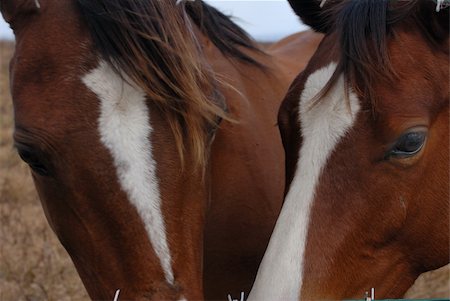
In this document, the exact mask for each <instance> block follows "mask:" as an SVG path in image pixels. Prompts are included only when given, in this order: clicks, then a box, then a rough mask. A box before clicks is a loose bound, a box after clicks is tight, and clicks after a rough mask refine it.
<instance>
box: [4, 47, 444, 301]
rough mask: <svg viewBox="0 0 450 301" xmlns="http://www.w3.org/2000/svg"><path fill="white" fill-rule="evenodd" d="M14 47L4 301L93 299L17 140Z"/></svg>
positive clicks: (413, 293) (425, 294) (435, 286)
mask: <svg viewBox="0 0 450 301" xmlns="http://www.w3.org/2000/svg"><path fill="white" fill-rule="evenodd" d="M12 52H13V45H12V44H11V43H7V42H1V41H0V221H1V230H0V301H22V300H23V301H41V300H55V301H56V300H58V301H66V300H67V301H69V300H75V301H78V300H80V301H81V300H88V297H87V294H86V292H85V290H84V288H83V286H82V284H81V281H80V279H79V277H78V274H77V273H76V271H75V269H74V267H73V265H72V262H71V260H70V258H69V256H68V255H67V253H66V252H65V250H64V249H63V248H62V247H61V246H60V244H59V243H58V241H57V239H56V237H55V235H54V234H53V232H52V231H51V229H50V227H49V226H48V224H47V222H46V220H45V217H44V213H43V211H42V208H41V205H40V203H39V199H38V197H37V194H36V192H35V190H34V186H33V183H32V180H31V177H30V174H29V171H28V168H27V167H26V166H25V164H23V163H22V162H21V161H20V159H19V158H18V156H17V155H16V153H15V151H14V149H13V146H12V133H13V112H12V103H11V99H10V96H9V83H8V75H7V72H8V71H7V70H8V62H9V58H10V57H11V55H12ZM449 273H450V269H449V267H448V266H447V267H444V268H442V269H441V270H439V271H435V272H431V273H428V274H425V275H423V276H422V277H421V278H420V279H419V280H418V281H417V282H416V284H415V286H414V287H413V288H412V289H411V290H410V292H409V293H408V295H407V297H409V298H450V287H449V283H448V282H449V279H450V274H449ZM224 297H225V296H224ZM224 299H225V298H224Z"/></svg>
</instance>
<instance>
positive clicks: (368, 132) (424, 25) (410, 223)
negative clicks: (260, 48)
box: [279, 0, 449, 300]
mask: <svg viewBox="0 0 450 301" xmlns="http://www.w3.org/2000/svg"><path fill="white" fill-rule="evenodd" d="M336 2H338V1H330V2H329V5H330V7H328V9H330V10H332V11H334V14H333V17H335V18H336V19H335V20H339V21H337V23H335V25H336V26H337V27H336V28H334V29H333V30H332V31H330V32H328V34H327V36H326V37H325V38H324V40H323V41H322V43H321V45H320V46H319V47H318V49H317V51H316V53H315V54H314V56H313V57H312V58H311V60H310V62H309V64H308V66H307V67H306V69H305V70H304V71H303V72H302V73H301V74H300V75H299V76H298V77H297V79H296V80H294V84H293V85H292V86H291V88H290V91H289V93H288V95H287V97H286V99H285V100H284V102H283V105H282V108H281V110H280V115H279V120H280V128H281V132H282V137H283V143H284V145H285V148H286V156H287V159H286V160H287V163H286V164H287V186H288V187H289V184H290V182H291V180H292V176H293V173H294V172H295V170H296V164H297V161H298V154H299V148H300V147H301V145H302V139H301V128H300V125H299V123H298V104H299V98H300V95H301V93H302V90H303V87H304V84H305V82H306V80H307V79H308V77H309V75H311V74H312V73H313V72H314V71H316V70H318V69H320V68H322V67H324V66H326V65H328V64H329V63H330V62H332V61H335V62H336V61H337V62H339V64H340V66H341V68H340V69H338V71H337V72H340V73H337V74H339V75H341V74H342V72H345V75H346V76H347V79H349V80H348V82H347V84H348V86H349V88H351V89H352V90H353V91H359V99H360V105H361V111H360V113H359V115H358V119H357V120H356V122H355V124H354V125H353V127H352V129H351V130H350V131H349V132H348V133H347V134H346V136H345V137H344V138H343V139H342V141H340V142H339V144H338V145H337V146H336V149H334V151H333V153H332V154H331V156H330V158H329V159H328V163H327V165H326V166H325V167H324V170H323V172H322V175H321V177H320V182H319V183H318V185H317V187H316V196H315V199H314V203H313V206H312V211H311V215H310V222H309V223H310V224H309V230H308V231H309V232H308V240H307V244H306V251H305V267H304V274H303V279H304V282H303V286H302V290H301V299H302V300H304V299H306V300H319V299H356V298H361V297H362V296H363V294H364V292H365V291H366V290H368V289H369V288H371V287H374V288H375V289H376V297H377V299H378V298H379V299H385V298H400V297H402V296H403V294H404V293H405V292H406V290H407V289H408V288H409V287H410V286H411V285H412V284H413V282H414V280H415V279H416V278H417V277H418V275H419V274H420V273H422V272H425V271H428V270H432V269H436V268H438V267H441V266H443V265H445V264H447V263H448V262H449V191H448V185H449V171H448V166H449V145H448V139H447V138H448V136H449V113H448V110H449V84H448V80H447V79H448V78H449V69H448V66H449V58H448V24H446V23H445V22H442V20H447V21H448V14H449V11H448V8H447V9H445V10H443V11H441V12H440V13H436V12H434V8H435V6H436V3H435V2H433V1H406V2H408V3H406V2H402V1H400V2H402V3H399V6H395V5H394V6H392V8H390V7H389V6H388V4H389V3H387V2H384V1H379V2H378V1H365V0H364V1H343V2H342V3H340V4H339V3H338V4H337V3H336ZM333 5H335V6H333ZM410 5H413V6H410ZM342 9H344V10H345V9H347V10H346V13H345V12H343V11H341V10H342ZM372 9H373V10H374V11H378V12H380V13H382V14H387V15H385V16H384V17H380V16H379V15H378V14H375V15H373V16H371V15H370V14H368V15H367V14H362V15H361V14H360V15H357V14H356V12H359V13H361V12H364V11H365V12H367V11H370V10H372ZM394 12H395V15H396V16H402V17H398V18H394V19H395V22H392V23H388V24H380V23H381V20H385V22H388V20H389V19H390V17H389V16H390V14H391V13H394ZM353 13H354V14H355V15H353ZM336 15H337V16H336ZM339 16H341V18H339ZM343 16H346V18H350V19H346V20H344V18H343ZM352 18H354V20H351V19H352ZM344 24H348V25H344ZM350 24H351V26H352V27H351V28H350V27H348V26H350ZM373 24H376V25H377V26H380V27H381V28H378V27H373V26H374V25H373ZM357 26H359V28H356V27H357ZM362 29H364V32H365V34H364V35H363V34H362ZM346 30H347V31H346ZM385 30H387V31H388V32H385ZM344 31H346V32H345V33H344ZM378 31H381V33H379V32H378ZM377 32H378V33H377ZM445 32H447V34H446V35H444V34H443V33H445ZM343 35H345V36H346V37H345V38H343ZM377 37H380V38H377ZM383 37H384V38H383ZM342 39H344V40H347V41H351V43H339V42H338V41H342ZM370 52H373V53H370ZM377 52H378V53H377ZM383 57H385V58H388V60H384V59H383ZM341 60H345V62H344V63H342V62H341ZM382 63H383V64H384V65H382V66H380V65H378V66H375V65H376V64H382ZM342 66H347V67H345V68H344V67H342ZM389 69H390V70H392V72H393V74H395V76H393V77H388V75H389V72H388V71H387V70H389ZM358 74H360V75H361V76H359V77H358V76H357V75H358ZM383 76H385V77H387V78H389V80H388V81H387V80H385V78H383ZM368 83H370V86H369V87H367V86H366V85H367V84H368ZM332 84H333V81H332V82H330V83H329V85H332ZM324 88H325V89H326V87H324ZM374 99H376V101H374ZM342 101H345V100H344V99H343V100H342ZM416 126H425V127H426V128H427V129H428V138H427V141H426V144H425V146H424V149H422V150H421V151H420V153H419V154H417V155H415V156H413V157H411V158H407V159H406V158H395V157H386V154H387V153H388V152H389V149H390V147H392V145H393V144H394V143H395V142H396V141H397V139H398V138H399V137H400V136H401V135H402V134H404V133H405V132H406V131H407V130H408V129H410V128H413V127H416ZM299 133H300V134H299ZM288 189H289V188H288Z"/></svg>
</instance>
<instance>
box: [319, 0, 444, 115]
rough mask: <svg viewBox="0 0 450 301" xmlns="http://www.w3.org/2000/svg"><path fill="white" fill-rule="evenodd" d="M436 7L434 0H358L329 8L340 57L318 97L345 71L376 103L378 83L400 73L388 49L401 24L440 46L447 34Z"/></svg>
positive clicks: (349, 83) (350, 82)
mask: <svg viewBox="0 0 450 301" xmlns="http://www.w3.org/2000/svg"><path fill="white" fill-rule="evenodd" d="M330 3H332V1H331V2H330ZM435 7H436V4H435V2H434V3H433V1H431V0H427V1H425V0H408V1H402V0H400V1H391V0H355V1H342V2H340V3H339V4H336V5H332V6H330V7H329V8H325V12H324V14H325V15H329V16H333V18H332V24H330V27H331V28H333V33H334V34H335V37H336V38H337V39H338V41H337V43H336V45H338V46H337V47H339V48H338V49H339V53H340V58H339V62H338V66H337V68H336V71H335V73H334V74H333V76H332V77H331V79H330V81H329V82H328V84H327V85H326V87H325V88H324V90H323V91H322V92H321V93H320V94H319V95H318V96H317V99H320V97H321V96H323V95H324V94H326V93H328V91H329V90H330V89H331V87H332V86H333V85H334V84H335V83H336V81H337V80H338V78H339V76H340V75H341V74H343V75H344V77H345V82H346V85H347V87H352V88H354V89H356V92H357V93H359V94H360V95H366V96H367V97H369V99H370V101H371V102H372V104H373V106H375V105H376V94H375V91H374V90H373V89H374V87H375V85H374V83H376V82H380V81H381V82H391V81H392V80H393V79H394V78H396V76H397V74H396V73H395V70H394V69H393V67H392V64H391V61H390V57H389V53H388V42H389V40H390V39H392V38H395V35H396V34H395V33H396V29H397V25H399V24H401V23H402V24H406V25H407V26H408V29H409V30H414V29H415V30H417V31H419V32H420V33H421V34H422V36H423V37H424V38H425V39H426V41H427V42H428V43H429V44H430V47H435V48H438V47H439V46H438V41H440V40H443V39H444V38H445V35H447V33H443V32H442V30H440V29H439V27H438V26H437V24H433V21H432V20H433V18H432V14H433V13H435V11H434V9H435ZM447 9H448V8H447ZM424 12H425V13H424ZM424 16H426V17H424Z"/></svg>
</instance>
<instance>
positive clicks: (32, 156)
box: [17, 147, 49, 176]
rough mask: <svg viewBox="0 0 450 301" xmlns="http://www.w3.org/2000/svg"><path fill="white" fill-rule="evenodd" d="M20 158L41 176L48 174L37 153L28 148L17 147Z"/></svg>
mask: <svg viewBox="0 0 450 301" xmlns="http://www.w3.org/2000/svg"><path fill="white" fill-rule="evenodd" d="M17 152H18V153H19V156H20V158H21V159H22V160H23V161H24V162H25V163H27V164H28V166H30V168H31V169H32V170H33V171H34V172H36V173H37V174H39V175H41V176H48V175H49V172H48V169H47V167H46V166H45V164H43V163H42V161H41V159H40V158H39V155H38V154H37V153H36V152H35V151H33V150H31V149H28V148H23V147H17Z"/></svg>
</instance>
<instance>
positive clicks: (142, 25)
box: [77, 0, 256, 167]
mask: <svg viewBox="0 0 450 301" xmlns="http://www.w3.org/2000/svg"><path fill="white" fill-rule="evenodd" d="M197 2H198V3H197ZM197 2H194V3H193V2H189V3H184V2H183V3H181V5H178V4H177V3H176V2H175V1H137V0H112V1H108V2H104V1H101V0H89V1H88V0H77V3H78V7H79V9H80V11H81V15H82V16H83V18H84V21H85V22H86V23H87V25H88V28H89V30H90V32H91V35H92V38H93V40H94V44H95V46H96V48H97V50H98V51H99V53H100V55H101V57H102V58H103V59H104V60H105V61H106V62H108V63H109V64H110V65H112V66H114V68H115V69H116V70H117V73H118V74H120V73H121V72H123V73H124V74H126V75H127V76H128V77H129V78H130V79H131V80H132V81H133V82H134V84H136V85H137V86H138V87H139V88H141V89H142V90H143V91H144V92H145V93H146V95H147V97H148V99H149V100H151V101H152V102H153V103H154V104H155V105H156V107H157V108H158V109H159V110H160V111H161V113H162V114H163V115H165V117H166V120H167V122H168V123H169V125H170V127H171V130H172V133H173V135H174V137H175V141H176V144H177V149H178V152H179V154H180V158H181V161H182V162H183V161H184V154H185V153H189V156H190V157H191V158H189V159H192V162H194V165H195V166H198V167H203V166H205V163H206V158H207V154H206V152H207V143H208V137H209V135H210V132H211V129H215V128H216V127H217V125H218V122H219V120H221V119H223V118H228V117H227V114H226V113H225V111H226V108H225V107H224V104H223V99H219V98H218V96H220V95H221V94H220V93H217V91H216V90H217V87H218V86H219V85H220V84H221V83H220V82H219V81H218V80H217V79H216V78H215V76H214V74H213V73H212V71H211V68H210V67H209V66H207V64H206V62H205V60H204V59H203V58H202V54H201V50H200V46H199V41H198V40H197V39H196V35H195V29H194V26H196V25H197V26H198V27H199V29H200V31H203V32H204V33H205V34H206V35H207V36H208V37H210V36H212V32H209V31H211V28H210V27H214V24H216V26H217V24H219V25H221V27H222V28H221V27H220V26H218V27H217V28H221V29H220V30H219V32H216V35H217V36H216V37H215V38H211V40H212V42H213V43H215V44H216V46H218V48H219V49H220V50H221V51H222V52H224V53H225V54H228V55H230V56H234V57H237V58H238V59H242V60H244V61H247V62H251V63H255V64H256V62H255V61H253V60H252V59H251V58H250V57H249V56H247V55H245V54H244V53H243V52H241V51H240V50H239V49H238V47H237V46H238V45H239V46H244V47H247V48H251V49H253V48H254V49H256V47H255V46H253V44H252V43H251V40H250V39H249V38H248V37H246V36H245V34H244V33H243V32H242V31H239V30H240V29H239V28H238V27H237V26H236V25H235V24H234V23H232V22H231V21H230V20H229V19H228V18H226V17H225V16H224V15H221V14H220V13H218V12H217V11H216V10H215V9H213V8H211V7H209V6H207V5H206V4H203V3H201V2H200V1H197ZM212 18H218V20H215V21H214V22H213V21H212ZM192 21H193V22H192ZM217 22H219V23H217ZM208 24H212V25H208ZM213 29H214V28H213ZM228 37H232V38H233V39H234V40H232V39H231V41H229V42H225V41H227V40H230V39H228ZM221 47H222V48H221Z"/></svg>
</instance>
